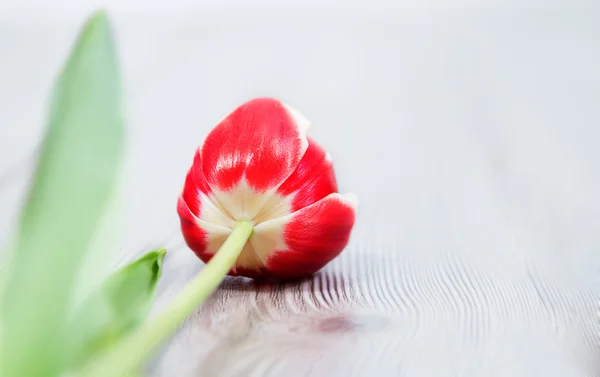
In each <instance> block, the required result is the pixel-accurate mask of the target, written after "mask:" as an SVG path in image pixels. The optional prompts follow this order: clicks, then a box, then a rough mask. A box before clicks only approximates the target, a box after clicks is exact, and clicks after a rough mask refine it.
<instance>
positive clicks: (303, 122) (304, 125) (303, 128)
mask: <svg viewBox="0 0 600 377" xmlns="http://www.w3.org/2000/svg"><path fill="white" fill-rule="evenodd" d="M282 104H283V107H285V109H286V110H287V112H288V113H289V114H290V116H291V117H292V119H293V120H294V123H296V125H297V126H298V129H299V130H300V133H301V134H302V136H305V135H306V133H307V132H308V129H309V128H310V121H309V120H308V119H306V118H305V117H304V115H302V114H300V112H299V111H298V110H296V109H294V108H293V107H291V106H289V105H287V104H285V103H283V102H282Z"/></svg>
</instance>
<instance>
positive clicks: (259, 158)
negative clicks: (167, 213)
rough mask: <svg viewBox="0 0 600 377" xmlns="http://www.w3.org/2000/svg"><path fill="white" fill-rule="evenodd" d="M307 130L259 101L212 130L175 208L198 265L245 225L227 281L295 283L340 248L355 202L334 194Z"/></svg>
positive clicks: (292, 115) (326, 163) (327, 167)
mask: <svg viewBox="0 0 600 377" xmlns="http://www.w3.org/2000/svg"><path fill="white" fill-rule="evenodd" d="M308 128H309V122H308V121H307V120H306V119H305V118H304V117H303V116H302V115H300V114H299V113H298V112H297V111H296V110H294V109H292V108H291V107H289V106H288V105H286V104H284V103H282V102H280V101H278V100H276V99H272V98H257V99H253V100H250V101H248V102H246V103H244V104H242V105H241V106H239V107H238V108H236V109H235V110H234V111H233V112H232V113H230V114H229V115H228V116H227V117H226V118H225V119H223V120H222V121H221V122H220V123H219V124H217V126H216V127H215V128H213V129H212V130H211V131H210V133H209V134H208V135H207V137H206V139H205V140H204V143H203V144H202V146H201V147H199V148H198V150H197V151H196V153H195V156H194V160H193V163H192V166H191V168H190V169H189V172H188V174H187V177H186V179H185V184H184V186H183V190H182V193H181V195H180V197H179V201H178V205H177V211H178V214H179V217H180V220H181V230H182V233H183V236H184V239H185V241H186V243H187V245H188V246H189V247H190V248H191V249H192V250H193V251H194V253H195V254H196V255H197V256H198V257H199V258H200V259H201V260H202V261H204V262H205V263H208V262H209V261H210V260H211V259H212V257H213V256H214V255H215V253H216V252H217V251H218V250H219V249H220V248H221V246H222V245H223V243H224V242H225V240H226V239H227V238H228V237H229V236H230V235H231V234H232V232H233V229H234V228H235V227H236V224H240V223H242V222H243V223H247V224H248V226H250V227H251V228H252V234H251V235H250V237H249V239H248V240H247V241H246V242H245V243H244V244H243V247H242V250H241V251H240V253H239V255H238V256H237V258H236V261H235V264H234V265H233V266H232V267H231V268H230V269H229V271H228V274H229V275H234V276H236V275H237V276H247V277H251V278H268V277H270V278H277V279H290V278H298V277H302V276H306V275H310V274H312V273H314V272H316V271H318V270H319V269H321V268H322V267H323V266H325V265H326V264H327V263H328V262H329V261H331V260H332V259H333V258H335V257H336V256H337V255H338V254H340V252H341V251H342V250H343V249H344V247H345V246H346V245H347V243H348V239H349V237H350V232H351V230H352V227H353V225H354V219H355V211H356V205H357V200H356V197H355V196H354V195H353V194H340V193H338V187H337V183H336V178H335V174H334V171H333V165H332V162H331V158H330V156H329V154H328V153H326V152H325V151H324V150H323V148H321V147H320V146H319V145H318V144H317V143H316V142H315V141H314V140H313V139H311V138H308V137H307V130H308Z"/></svg>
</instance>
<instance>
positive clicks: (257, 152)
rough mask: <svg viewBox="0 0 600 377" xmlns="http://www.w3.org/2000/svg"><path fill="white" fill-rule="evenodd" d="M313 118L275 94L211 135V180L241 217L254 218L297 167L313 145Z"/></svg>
mask: <svg viewBox="0 0 600 377" xmlns="http://www.w3.org/2000/svg"><path fill="white" fill-rule="evenodd" d="M308 127H309V122H308V121H307V120H306V119H305V118H303V117H302V116H301V115H299V114H298V112H297V111H295V110H294V109H292V108H290V107H289V106H287V105H285V104H284V103H282V102H281V101H278V100H276V99H272V98H257V99H253V100H251V101H248V102H246V103H244V104H243V105H241V106H239V107H238V108H237V109H235V110H234V111H233V112H232V113H230V114H229V115H228V116H227V117H226V118H225V119H223V120H222V121H221V122H220V123H219V124H218V125H217V126H216V127H215V128H214V129H213V130H212V131H211V132H210V133H209V134H208V136H207V137H206V139H205V140H204V144H203V146H202V150H201V157H202V169H203V171H204V174H205V176H206V181H207V183H208V185H209V186H210V187H211V189H212V190H213V192H214V193H215V195H216V197H217V198H218V199H219V201H220V203H221V205H223V207H224V208H225V209H226V210H227V211H229V212H230V213H231V215H232V216H233V217H234V218H236V219H241V218H245V219H251V218H253V217H254V216H255V215H256V213H258V211H259V210H260V208H261V207H262V206H263V204H264V203H265V201H266V200H267V199H268V198H269V196H270V194H271V193H273V192H274V191H275V190H277V188H278V187H279V186H280V185H281V184H282V183H283V182H284V181H285V180H286V179H287V178H288V177H289V176H290V175H291V174H292V173H293V172H294V170H295V169H296V167H297V166H298V164H299V163H300V161H301V160H302V157H303V156H304V153H305V151H306V149H307V147H308V141H307V139H306V131H307V130H308Z"/></svg>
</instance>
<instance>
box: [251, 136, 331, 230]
mask: <svg viewBox="0 0 600 377" xmlns="http://www.w3.org/2000/svg"><path fill="white" fill-rule="evenodd" d="M337 190H338V188H337V182H336V179H335V173H334V171H333V163H332V162H331V158H330V156H329V154H328V153H327V152H325V150H324V149H323V148H321V147H320V146H319V145H318V144H317V143H316V142H315V141H314V140H312V139H311V138H310V137H309V138H308V149H307V150H306V153H305V154H304V157H303V158H302V160H301V161H300V163H299V164H298V167H296V170H294V172H293V173H292V175H290V176H289V177H288V179H286V181H285V182H284V183H283V184H282V185H281V186H280V187H279V188H278V189H277V192H276V194H274V195H272V196H271V197H270V198H269V200H268V201H267V202H266V203H265V205H264V206H263V208H262V209H261V210H260V212H259V213H258V215H257V216H256V217H255V218H254V223H255V224H260V223H262V222H264V221H267V220H270V219H273V218H277V217H283V216H286V215H288V214H290V213H292V212H295V211H297V210H299V209H301V208H304V207H307V206H309V205H311V204H313V203H315V202H317V201H319V200H321V199H323V198H324V197H326V196H327V195H329V194H331V193H334V192H337Z"/></svg>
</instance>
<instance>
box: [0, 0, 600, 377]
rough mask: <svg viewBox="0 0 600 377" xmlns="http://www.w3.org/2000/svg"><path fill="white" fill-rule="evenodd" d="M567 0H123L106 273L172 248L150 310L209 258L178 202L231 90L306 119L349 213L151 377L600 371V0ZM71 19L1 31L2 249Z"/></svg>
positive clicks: (206, 320)
mask: <svg viewBox="0 0 600 377" xmlns="http://www.w3.org/2000/svg"><path fill="white" fill-rule="evenodd" d="M304 3H305V2H303V4H304ZM559 3H561V4H558V3H557V5H556V7H550V6H542V5H540V4H539V3H536V2H534V1H533V0H531V1H522V2H519V5H514V8H510V7H508V6H507V7H506V8H503V10H502V11H497V10H496V9H495V8H494V9H487V8H485V7H483V8H482V7H479V6H477V7H475V6H467V5H465V4H463V5H460V6H459V5H454V6H453V7H452V10H451V11H448V10H443V11H441V10H440V9H437V8H436V9H434V10H426V9H420V10H415V9H413V8H411V7H404V5H402V4H403V3H402V4H400V5H398V7H397V8H393V9H392V8H386V7H383V6H381V7H379V8H378V7H374V8H372V9H371V8H370V9H369V11H368V12H367V10H364V12H363V11H357V10H356V9H354V10H353V8H352V9H351V7H350V6H349V8H348V9H347V12H346V13H345V12H340V11H339V8H337V7H335V8H331V9H330V10H329V11H328V10H326V9H322V8H321V7H319V8H318V9H317V8H314V7H313V8H310V7H311V5H310V4H309V5H306V7H307V8H303V9H304V11H301V10H298V12H291V13H289V12H288V13H286V12H283V13H277V12H278V11H276V10H272V9H271V8H269V9H266V8H260V9H258V8H257V9H253V10H252V11H248V12H249V14H251V15H249V14H246V13H244V12H242V13H244V14H241V13H240V16H239V17H238V18H237V19H236V18H231V19H227V18H226V19H223V18H222V17H221V16H223V14H222V13H219V12H218V11H215V10H214V9H213V10H212V11H213V12H216V13H210V12H211V10H210V9H201V10H200V8H198V9H195V10H190V9H184V8H172V9H170V10H169V11H166V10H163V11H161V12H159V11H157V10H154V11H148V12H147V13H145V14H144V15H139V14H138V13H136V12H130V11H128V10H127V9H125V8H126V7H125V8H122V9H121V8H118V6H117V5H115V6H116V7H117V17H116V18H117V22H118V26H119V29H118V30H119V36H120V38H121V39H120V41H121V46H122V48H121V49H122V53H123V54H122V56H123V64H124V73H125V77H126V78H127V83H128V99H129V100H128V101H129V102H128V122H129V126H130V128H129V130H130V139H129V145H128V147H129V150H128V151H129V154H128V157H127V164H126V166H125V177H126V182H125V185H124V189H125V192H124V194H125V203H126V205H125V206H124V208H123V209H124V211H125V213H124V215H125V219H126V225H127V226H126V228H125V229H124V238H123V242H122V244H121V247H120V249H119V254H118V260H117V261H116V262H118V263H124V262H126V261H128V260H131V259H132V258H134V257H135V256H137V255H141V254H142V253H144V252H146V251H147V250H149V249H151V248H154V247H158V246H166V247H167V249H168V250H169V252H168V254H167V258H166V261H165V274H164V277H163V279H162V281H161V283H160V287H159V296H158V298H157V303H156V306H155V310H160V309H161V308H162V307H164V306H165V305H166V303H168V301H169V300H170V299H171V298H172V297H173V296H174V295H175V294H176V292H178V291H179V290H180V289H181V288H182V287H183V286H184V284H185V283H186V282H187V281H188V280H189V279H190V278H191V277H192V276H193V275H194V274H195V273H197V272H198V271H199V270H200V269H201V268H202V263H201V262H200V261H199V260H197V258H195V257H194V256H193V254H192V252H191V251H190V250H189V249H187V247H186V246H185V244H184V242H183V240H182V238H181V235H180V232H179V229H178V220H177V215H176V212H175V204H176V197H177V194H178V192H179V190H180V188H181V185H182V183H183V178H184V175H185V171H186V169H187V168H188V167H189V164H190V163H191V158H192V156H193V152H194V148H196V147H197V145H198V144H199V142H200V141H201V140H202V138H203V136H204V135H205V134H206V132H207V131H208V130H209V129H210V127H211V126H212V125H213V124H215V122H217V121H218V120H219V119H221V118H222V117H223V116H224V115H225V114H226V113H227V112H228V111H230V110H231V109H232V108H234V107H235V106H237V105H238V104H239V103H241V102H242V101H244V100H246V99H247V98H249V97H253V96H257V95H264V94H268V95H274V96H278V97H280V98H281V99H283V100H285V101H287V102H289V103H290V104H292V105H293V106H294V107H296V108H298V109H299V110H301V111H302V112H303V113H304V114H305V115H306V116H307V118H309V119H310V120H311V121H312V122H313V125H312V128H311V130H310V134H311V136H313V137H315V139H317V140H318V141H319V142H320V144H322V145H323V146H324V147H325V148H326V149H327V150H328V151H329V152H330V153H331V155H332V157H333V160H334V162H335V164H336V165H335V166H336V172H337V174H338V177H339V183H340V189H341V191H343V192H354V193H356V194H357V196H358V197H359V200H360V207H359V213H358V221H357V224H356V229H355V231H354V233H353V235H352V238H351V243H350V245H349V246H348V248H347V249H346V250H345V251H344V252H343V254H342V255H341V256H340V257H339V258H338V259H336V260H335V261H334V262H332V263H331V264H330V265H328V266H327V267H326V268H325V269H324V270H323V271H321V272H319V273H318V274H316V275H315V276H313V277H311V278H307V279H304V280H302V281H297V282H289V283H277V282H255V281H251V280H247V279H233V278H229V279H227V280H226V281H225V282H224V283H223V285H222V286H221V288H220V289H219V290H218V291H217V292H216V294H215V295H214V296H213V297H211V298H210V300H209V301H208V302H207V303H206V304H205V305H204V306H202V307H201V308H198V311H197V312H196V313H195V314H194V315H193V316H192V318H190V319H189V321H188V322H187V323H186V324H185V326H183V327H182V328H181V330H180V331H179V332H178V333H177V334H176V335H175V336H174V337H173V339H172V340H171V342H169V344H167V345H165V347H164V348H163V349H162V350H161V352H160V354H159V355H157V357H156V358H155V360H153V362H152V365H150V366H149V369H148V371H149V373H150V374H151V375H152V376H155V377H163V376H165V377H179V376H181V377H194V376H207V377H212V376H252V377H254V376H257V377H258V376H259V377H279V376H283V375H286V376H292V377H295V376H310V377H314V376H316V377H320V376H343V377H346V376H367V375H375V376H381V377H387V376H411V377H413V376H417V377H418V376H427V377H429V376H461V377H463V376H465V377H470V376H510V377H520V376H556V377H566V376H569V377H570V376H573V377H578V376H600V328H599V325H600V323H599V315H598V313H599V309H600V308H599V303H600V289H599V288H600V280H599V276H600V275H599V274H598V268H599V267H600V253H599V250H600V219H599V218H598V213H600V200H599V199H598V195H597V193H598V192H600V170H598V168H597V166H598V162H599V161H600V149H598V148H597V140H598V136H599V135H600V134H599V133H598V127H597V124H598V121H599V120H600V108H599V107H598V106H597V103H598V101H599V100H600V98H599V96H598V90H597V88H598V87H600V76H598V73H597V72H598V69H597V67H598V66H600V49H599V47H598V46H600V44H598V41H599V40H600V26H599V24H598V23H597V19H598V17H597V16H596V14H597V11H598V10H599V9H596V8H597V6H592V5H591V4H590V3H589V2H588V3H586V5H587V7H583V6H582V7H577V6H576V5H575V4H574V2H573V1H568V2H567V1H564V2H559ZM579 3H581V4H580V5H582V4H583V3H584V1H583V2H578V4H579ZM165 4H166V3H165ZM169 4H170V3H169ZM298 4H300V3H298ZM307 4H308V3H307ZM319 4H320V3H319ZM502 4H503V6H505V5H506V2H503V3H502ZM511 4H512V3H511ZM559 5H560V6H559ZM165 6H166V5H165ZM298 6H299V7H300V5H298ZM302 6H304V5H302ZM325 8H326V7H325ZM119 9H120V10H119ZM215 9H216V8H215ZM261 9H262V10H261ZM311 9H312V10H311ZM269 12H272V13H269ZM328 12H329V13H328ZM292 13H293V15H290V14H292ZM75 15H76V13H68V12H61V13H60V14H58V13H56V14H54V15H53V16H48V17H47V18H44V20H45V21H44V20H36V22H35V23H34V24H35V27H33V26H27V25H33V24H32V23H30V24H27V23H26V22H25V21H23V24H22V25H21V24H18V23H16V21H14V20H13V21H14V22H12V21H11V23H7V24H6V25H8V26H7V28H10V27H12V29H10V30H11V33H10V34H7V35H11V36H12V37H11V38H7V39H0V41H6V42H7V43H5V44H4V46H6V51H7V52H6V53H5V54H3V56H6V59H0V68H1V69H0V82H3V83H5V85H0V99H1V100H0V105H1V106H2V109H1V110H2V111H0V124H10V125H16V124H19V125H21V124H22V125H23V126H19V127H17V126H11V127H0V177H1V178H0V179H1V181H0V209H1V210H2V211H0V244H4V243H5V242H6V241H7V240H8V234H9V230H10V229H11V227H12V226H13V224H14V219H15V215H16V213H17V210H18V205H19V203H20V202H21V200H22V198H23V193H24V192H25V189H26V187H27V177H28V176H29V174H30V170H29V169H28V168H27V166H28V165H27V163H26V161H27V160H26V158H25V157H23V156H28V155H30V154H31V153H33V152H32V151H34V150H35V145H36V142H37V140H38V136H39V133H40V129H41V128H40V127H41V125H40V122H39V120H40V119H42V114H43V113H42V110H43V109H42V107H41V105H40V104H41V103H43V101H42V100H43V99H44V98H45V95H46V91H45V90H46V88H47V87H48V86H49V84H50V83H51V79H52V77H53V76H52V75H53V73H54V68H55V67H57V66H58V65H59V63H60V62H61V59H62V57H63V55H62V54H64V53H65V52H66V51H67V48H68V43H69V38H67V37H69V36H72V35H74V33H75V31H76V27H77V25H78V22H79V19H77V20H76V19H75ZM1 16H2V12H0V17H1ZM29 21H30V22H31V20H29ZM10 25H13V26H10ZM15 25H16V26H15ZM2 30H3V29H2V28H1V27H0V38H1V37H2V35H3V34H2ZM274 31H276V32H274ZM13 37H14V38H13ZM24 62H26V63H27V64H25V63H24ZM6 72H9V73H10V74H7V73H6ZM32 72H35V73H36V74H35V75H33V74H32ZM2 75H4V76H2ZM19 164H20V165H19Z"/></svg>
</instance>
